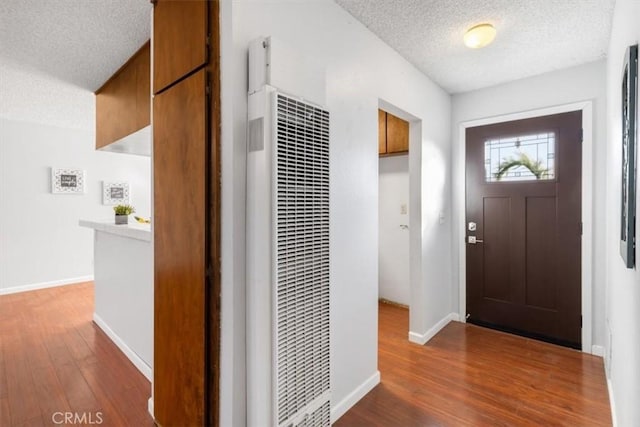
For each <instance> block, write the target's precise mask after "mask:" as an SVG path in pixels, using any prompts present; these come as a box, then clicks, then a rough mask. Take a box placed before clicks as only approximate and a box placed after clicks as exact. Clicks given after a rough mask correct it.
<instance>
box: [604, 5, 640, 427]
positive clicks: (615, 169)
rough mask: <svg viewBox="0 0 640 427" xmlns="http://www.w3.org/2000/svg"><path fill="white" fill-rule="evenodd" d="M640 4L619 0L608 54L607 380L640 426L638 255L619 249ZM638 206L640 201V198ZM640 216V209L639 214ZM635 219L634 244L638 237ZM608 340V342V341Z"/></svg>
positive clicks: (621, 419)
mask: <svg viewBox="0 0 640 427" xmlns="http://www.w3.org/2000/svg"><path fill="white" fill-rule="evenodd" d="M639 22H640V2H638V1H637V0H617V1H616V6H615V10H614V16H613V30H612V32H611V40H610V43H609V51H608V54H607V105H608V108H607V144H606V145H607V150H606V159H607V173H606V188H607V199H606V217H607V221H606V222H607V235H606V242H605V245H604V246H605V248H606V261H607V286H606V288H607V310H606V312H607V324H608V325H609V327H610V330H611V337H610V339H611V341H610V343H609V342H607V347H608V348H607V352H606V354H607V355H608V357H609V360H607V365H608V368H609V379H610V381H611V391H612V397H613V401H614V402H615V404H614V418H616V420H617V425H619V426H621V427H624V426H637V425H640V405H639V404H638V403H639V402H640V323H639V322H638V312H639V311H640V251H639V250H638V249H637V246H636V267H635V269H626V268H625V266H624V264H623V261H622V258H621V257H620V250H619V230H620V188H621V169H620V164H621V141H622V127H621V121H622V120H621V114H622V113H621V106H620V104H621V86H620V85H621V81H622V80H621V78H622V67H623V59H624V53H625V50H626V48H627V47H628V46H629V45H632V44H635V43H638V41H640V24H639ZM638 158H639V159H640V156H639V157H638ZM639 170H640V169H639ZM638 183H640V180H638ZM636 206H638V208H640V197H638V198H637V199H636ZM639 212H640V210H639ZM639 226H640V221H638V216H637V215H636V242H637V239H638V237H639V236H640V231H639V230H640V228H639ZM607 341H609V340H607Z"/></svg>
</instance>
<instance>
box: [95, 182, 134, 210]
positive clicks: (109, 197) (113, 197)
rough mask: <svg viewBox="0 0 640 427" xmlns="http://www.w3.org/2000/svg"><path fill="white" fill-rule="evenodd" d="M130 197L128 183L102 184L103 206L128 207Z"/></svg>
mask: <svg viewBox="0 0 640 427" xmlns="http://www.w3.org/2000/svg"><path fill="white" fill-rule="evenodd" d="M130 197H131V191H130V190H129V183H128V182H107V181H103V182H102V204H103V205H128V204H129V199H130Z"/></svg>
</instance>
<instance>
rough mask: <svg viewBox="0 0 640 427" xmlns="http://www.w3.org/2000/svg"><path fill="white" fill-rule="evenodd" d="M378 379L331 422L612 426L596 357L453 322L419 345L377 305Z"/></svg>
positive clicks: (398, 316) (396, 317)
mask: <svg viewBox="0 0 640 427" xmlns="http://www.w3.org/2000/svg"><path fill="white" fill-rule="evenodd" d="M378 330H379V351H378V366H379V369H380V373H381V377H382V381H381V384H379V385H378V386H377V387H376V388H375V389H373V391H372V392H371V393H369V394H368V395H367V396H365V397H364V398H363V399H362V400H361V401H360V402H358V403H357V404H356V405H355V406H354V407H353V408H352V409H351V410H350V411H348V412H347V413H346V414H345V415H344V416H343V417H342V418H341V419H340V420H338V422H337V423H336V426H339V427H346V426H406V427H409V426H416V427H417V426H421V427H422V426H483V425H486V426H519V425H539V426H543V425H544V426H552V425H566V426H596V425H597V426H607V425H611V410H610V406H609V398H608V394H607V384H606V380H605V375H604V366H603V361H602V359H601V358H599V357H594V356H591V355H588V354H583V353H581V352H578V351H574V350H571V349H566V348H563V347H558V346H555V345H552V344H547V343H543V342H538V341H533V340H531V339H527V338H521V337H518V336H515V335H510V334H505V333H502V332H497V331H493V330H490V329H485V328H480V327H478V326H473V325H467V324H463V323H458V322H452V323H450V324H449V325H448V326H446V327H445V328H444V329H443V330H442V331H441V332H440V333H439V334H438V335H436V336H435V337H434V338H433V339H432V340H431V341H429V343H428V344H426V345H424V346H420V345H416V344H412V343H410V342H408V341H407V331H408V330H409V311H408V310H407V309H405V308H401V307H397V306H393V305H389V304H382V303H381V304H379V324H378Z"/></svg>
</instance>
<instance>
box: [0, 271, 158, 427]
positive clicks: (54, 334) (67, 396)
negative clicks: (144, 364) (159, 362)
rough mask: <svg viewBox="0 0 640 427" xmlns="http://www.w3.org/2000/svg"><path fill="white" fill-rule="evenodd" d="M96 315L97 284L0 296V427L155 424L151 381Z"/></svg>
mask: <svg viewBox="0 0 640 427" xmlns="http://www.w3.org/2000/svg"><path fill="white" fill-rule="evenodd" d="M92 315H93V283H92V282H88V283H81V284H77V285H71V286H61V287H56V288H49V289H43V290H38V291H33V292H21V293H16V294H10V295H3V296H0V426H22V425H25V426H26V425H29V426H32V425H33V426H40V425H54V424H56V423H57V424H63V425H64V423H60V422H59V421H62V420H63V419H64V416H65V414H64V413H65V412H71V413H73V415H74V416H75V414H77V416H78V417H83V416H84V417H85V418H84V420H85V422H77V420H78V419H76V422H75V423H67V425H71V424H76V425H78V424H82V425H90V424H95V425H98V424H99V425H103V426H129V425H135V426H141V427H142V426H153V425H154V424H153V420H152V419H151V416H150V415H149V413H148V412H147V399H148V398H149V396H150V394H151V385H150V383H149V381H147V379H146V378H145V377H144V376H143V375H142V374H141V373H140V372H139V371H138V370H137V369H136V368H135V367H134V366H133V365H132V364H131V362H129V360H128V359H127V358H126V357H125V355H124V354H122V353H121V352H120V350H119V349H118V348H117V347H116V346H115V344H113V342H111V340H110V339H109V338H107V336H106V335H105V334H104V333H103V332H102V330H100V328H98V327H97V326H96V325H95V324H94V323H93V322H92V320H91V319H92ZM60 413H62V414H60ZM52 417H53V418H52ZM80 419H82V418H80ZM72 420H73V419H72ZM100 420H102V422H101V423H99V422H98V421H100ZM91 421H93V423H92V422H91Z"/></svg>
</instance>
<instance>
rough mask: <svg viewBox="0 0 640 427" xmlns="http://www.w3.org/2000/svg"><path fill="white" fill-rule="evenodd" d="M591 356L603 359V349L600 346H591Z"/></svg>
mask: <svg viewBox="0 0 640 427" xmlns="http://www.w3.org/2000/svg"><path fill="white" fill-rule="evenodd" d="M591 354H593V355H594V356H600V357H602V358H604V347H603V346H601V345H592V346H591Z"/></svg>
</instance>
